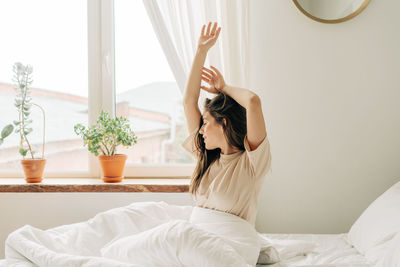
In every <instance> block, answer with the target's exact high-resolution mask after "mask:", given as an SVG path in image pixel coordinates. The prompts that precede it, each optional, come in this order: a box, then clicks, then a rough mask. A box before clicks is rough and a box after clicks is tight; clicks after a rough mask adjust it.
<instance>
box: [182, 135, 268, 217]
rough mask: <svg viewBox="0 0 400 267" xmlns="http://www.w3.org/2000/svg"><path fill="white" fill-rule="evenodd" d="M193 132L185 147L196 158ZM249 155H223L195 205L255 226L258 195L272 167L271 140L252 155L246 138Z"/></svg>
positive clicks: (210, 170)
mask: <svg viewBox="0 0 400 267" xmlns="http://www.w3.org/2000/svg"><path fill="white" fill-rule="evenodd" d="M195 134H196V131H194V132H193V133H192V134H191V135H190V136H189V137H188V138H187V139H186V140H185V141H184V142H183V143H182V146H183V147H184V148H185V149H186V150H187V151H189V152H190V153H191V154H192V155H194V156H196V147H195V145H194V137H195ZM244 146H245V149H246V151H239V152H236V153H233V154H229V155H224V154H221V156H220V158H219V159H218V160H217V161H215V162H214V163H212V164H211V166H210V167H209V168H208V170H207V172H206V173H205V174H204V177H203V179H202V180H201V183H200V186H199V188H198V190H197V192H196V195H192V197H193V199H194V201H195V202H196V205H197V206H199V207H202V208H209V209H215V210H219V211H223V212H228V213H231V214H234V215H237V216H239V217H241V218H243V219H245V220H247V221H248V222H250V223H251V224H253V225H254V224H255V220H256V216H257V210H258V195H259V194H260V190H261V187H262V184H263V182H264V177H265V175H266V174H267V172H268V170H269V168H270V165H271V152H270V146H269V142H268V138H267V137H265V139H264V140H263V141H262V143H261V144H260V145H259V146H258V147H257V149H255V150H253V151H250V146H249V143H248V141H247V136H246V137H245V140H244Z"/></svg>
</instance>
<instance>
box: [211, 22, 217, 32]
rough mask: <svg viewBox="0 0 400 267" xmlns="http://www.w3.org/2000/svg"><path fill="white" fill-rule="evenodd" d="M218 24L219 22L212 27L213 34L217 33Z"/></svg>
mask: <svg viewBox="0 0 400 267" xmlns="http://www.w3.org/2000/svg"><path fill="white" fill-rule="evenodd" d="M217 25H218V23H216V22H215V23H214V27H213V28H212V31H211V35H214V34H215V30H216V29H217Z"/></svg>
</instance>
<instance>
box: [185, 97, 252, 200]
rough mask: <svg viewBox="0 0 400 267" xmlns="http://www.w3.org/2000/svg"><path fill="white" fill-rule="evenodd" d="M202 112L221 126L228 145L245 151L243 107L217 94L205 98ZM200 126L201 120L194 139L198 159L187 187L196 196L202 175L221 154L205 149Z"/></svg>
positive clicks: (229, 98) (244, 112) (217, 150)
mask: <svg viewBox="0 0 400 267" xmlns="http://www.w3.org/2000/svg"><path fill="white" fill-rule="evenodd" d="M204 111H208V112H209V114H210V115H211V116H213V118H214V119H215V121H216V122H217V123H218V124H220V125H222V127H223V130H224V135H225V137H226V139H227V141H228V143H229V145H231V146H234V147H236V148H238V149H240V150H242V151H244V150H245V148H244V138H245V136H246V133H247V128H246V109H245V108H244V107H242V106H241V105H239V103H237V102H236V101H235V100H234V99H233V98H232V97H230V96H228V95H227V94H224V93H219V94H218V95H217V96H215V97H214V98H212V99H208V98H207V99H206V100H205V103H204ZM224 119H225V123H224ZM202 126H203V118H201V119H200V125H199V129H198V131H197V133H196V135H195V137H194V143H195V146H196V149H197V152H198V159H197V164H196V168H195V169H194V172H193V175H192V179H191V182H190V186H189V192H190V193H191V194H196V192H197V189H198V188H199V186H200V183H201V180H202V178H203V176H204V174H206V172H207V171H208V169H209V167H210V165H211V164H212V163H213V162H214V161H216V160H217V159H219V157H220V154H221V149H219V148H216V149H213V150H207V149H206V146H205V143H204V139H203V136H202V135H201V134H200V133H199V131H200V129H201V127H202Z"/></svg>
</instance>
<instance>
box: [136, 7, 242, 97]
mask: <svg viewBox="0 0 400 267" xmlns="http://www.w3.org/2000/svg"><path fill="white" fill-rule="evenodd" d="M143 3H144V6H145V8H146V11H147V13H148V16H149V18H150V21H151V23H152V25H153V28H154V31H155V33H156V36H157V38H158V40H159V42H160V44H161V47H162V49H163V51H164V53H165V56H166V58H167V61H168V63H169V65H170V67H171V70H172V73H173V74H174V76H175V79H176V81H177V84H178V86H179V89H180V90H181V92H182V94H183V93H184V90H185V86H186V82H187V79H188V76H189V72H190V68H191V64H192V61H193V58H194V55H195V52H196V48H197V40H198V38H199V36H200V31H201V27H202V25H203V24H206V23H208V22H209V21H212V22H218V24H219V25H220V26H221V27H222V31H221V34H220V36H219V40H218V41H217V43H216V45H215V46H214V47H213V48H211V50H210V51H209V54H208V57H207V60H206V63H205V66H208V65H213V66H215V67H217V68H218V69H220V70H221V72H222V74H223V75H224V78H225V80H226V82H227V83H228V84H231V85H235V86H240V87H247V86H248V83H249V81H248V77H249V75H248V69H249V67H248V55H249V52H248V32H249V23H248V12H249V0H143Z"/></svg>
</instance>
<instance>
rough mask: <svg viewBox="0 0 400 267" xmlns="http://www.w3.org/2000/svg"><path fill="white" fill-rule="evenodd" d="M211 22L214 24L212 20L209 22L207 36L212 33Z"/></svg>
mask: <svg viewBox="0 0 400 267" xmlns="http://www.w3.org/2000/svg"><path fill="white" fill-rule="evenodd" d="M211 24H212V22H211V21H210V22H209V23H208V27H207V33H206V35H207V36H209V35H210V30H211Z"/></svg>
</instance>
